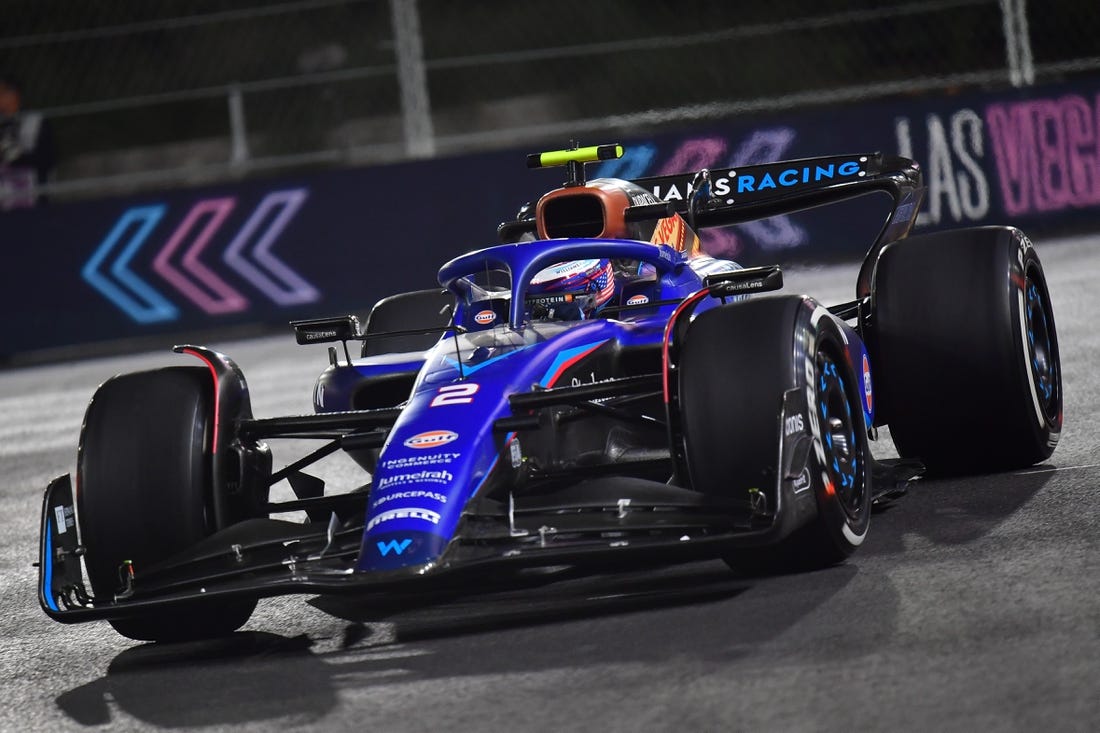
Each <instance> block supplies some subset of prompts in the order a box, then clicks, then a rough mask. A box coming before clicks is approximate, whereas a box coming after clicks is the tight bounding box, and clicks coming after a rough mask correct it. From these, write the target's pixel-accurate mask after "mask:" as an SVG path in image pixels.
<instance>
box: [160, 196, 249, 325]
mask: <svg viewBox="0 0 1100 733" xmlns="http://www.w3.org/2000/svg"><path fill="white" fill-rule="evenodd" d="M236 204H237V200H236V198H234V197H228V198H221V199H205V200H203V201H199V202H198V203H197V204H195V205H194V206H192V207H191V210H190V211H188V212H187V216H185V217H183V221H182V222H180V225H179V226H178V227H177V228H176V231H175V232H173V233H172V236H171V237H169V238H168V243H167V244H165V245H164V248H163V249H161V251H160V252H158V253H157V256H156V259H154V260H153V270H154V271H155V272H156V273H157V274H158V275H160V276H161V277H162V278H164V279H165V280H166V281H168V283H169V284H171V285H172V287H174V288H175V289H176V290H178V291H179V292H180V293H182V294H183V295H184V297H186V298H187V299H188V300H190V301H191V302H192V303H194V304H195V305H197V306H198V307H199V308H201V309H202V310H203V311H205V312H206V313H209V314H220V313H235V312H237V311H242V310H244V309H245V308H247V307H248V300H247V299H246V298H245V297H244V296H243V295H241V294H240V293H238V292H237V291H236V290H234V289H233V288H232V287H230V286H229V284H228V283H226V282H225V281H224V280H222V279H221V278H220V277H218V276H217V275H215V274H214V273H213V272H212V271H211V270H210V269H209V268H208V267H207V266H206V265H204V264H203V263H202V262H200V261H199V255H201V254H202V251H203V249H205V247H206V245H207V244H209V242H210V239H211V237H213V236H214V233H215V232H217V231H218V229H219V228H220V227H221V225H222V222H224V221H225V218H226V217H227V216H229V212H231V211H232V210H233V207H234V206H236ZM204 216H209V218H208V219H207V221H206V223H205V224H204V225H203V226H202V229H201V230H200V231H199V233H198V235H196V236H195V241H194V242H192V243H191V246H190V247H188V248H187V251H186V252H184V253H183V257H182V258H180V266H181V269H176V268H175V267H173V265H172V263H171V259H172V255H173V254H175V252H176V250H177V249H179V247H180V244H181V243H182V242H183V241H184V239H185V238H186V237H187V236H188V235H189V234H190V233H191V230H192V229H194V228H195V227H196V225H197V224H198V222H199V221H200V220H201V219H202V218H203V217H204ZM189 276H190V277H189Z"/></svg>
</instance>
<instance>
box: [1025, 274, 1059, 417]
mask: <svg viewBox="0 0 1100 733" xmlns="http://www.w3.org/2000/svg"><path fill="white" fill-rule="evenodd" d="M1041 286H1042V283H1041V281H1040V280H1039V279H1038V278H1037V277H1035V274H1034V272H1029V273H1028V276H1027V291H1026V293H1025V296H1026V297H1025V302H1026V316H1027V341H1028V344H1027V351H1028V359H1029V361H1030V362H1031V373H1032V376H1033V377H1034V378H1035V391H1036V393H1037V394H1038V396H1039V402H1040V404H1041V405H1042V408H1043V414H1044V415H1046V417H1047V419H1048V420H1051V421H1054V420H1055V419H1056V418H1057V417H1058V410H1059V404H1060V402H1061V395H1059V394H1058V390H1059V385H1058V378H1057V369H1058V365H1057V359H1058V355H1057V352H1056V350H1055V346H1054V340H1053V338H1052V337H1051V321H1050V317H1049V313H1048V309H1047V300H1046V297H1045V295H1046V292H1045V289H1044V288H1042V287H1041Z"/></svg>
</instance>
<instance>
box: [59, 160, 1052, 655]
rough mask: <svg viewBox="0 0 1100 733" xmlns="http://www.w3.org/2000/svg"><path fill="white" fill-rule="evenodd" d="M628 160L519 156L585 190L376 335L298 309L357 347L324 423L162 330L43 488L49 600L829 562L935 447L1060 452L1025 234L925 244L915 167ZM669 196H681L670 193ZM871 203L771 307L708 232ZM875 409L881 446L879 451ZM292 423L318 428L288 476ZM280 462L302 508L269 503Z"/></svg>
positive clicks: (960, 451)
mask: <svg viewBox="0 0 1100 733" xmlns="http://www.w3.org/2000/svg"><path fill="white" fill-rule="evenodd" d="M621 154H622V148H621V147H620V146H617V145H610V146H597V147H591V148H574V149H570V150H566V151H559V152H556V153H545V154H541V155H535V156H531V158H529V161H528V163H529V165H531V166H533V167H537V166H549V165H563V166H565V167H566V168H567V170H568V180H567V182H566V183H565V185H563V186H562V187H560V188H558V189H556V190H553V191H551V192H549V193H547V194H545V195H544V196H542V197H541V198H540V199H539V200H538V201H537V202H536V203H535V204H534V205H533V206H530V207H525V209H524V210H522V214H523V215H522V216H520V217H519V218H518V219H517V220H515V221H509V222H505V223H504V224H502V225H501V227H500V231H499V234H500V237H501V240H502V241H503V244H500V245H497V246H492V247H488V248H486V249H482V250H478V251H475V252H471V253H469V254H465V255H463V256H461V257H457V258H455V259H453V260H451V261H450V262H447V263H446V264H444V265H443V267H442V268H441V269H440V270H439V285H440V287H438V288H436V289H433V290H425V291H418V292H411V293H403V294H399V295H395V296H392V297H389V298H386V299H384V300H382V301H380V302H379V303H378V304H377V305H376V306H375V307H374V309H373V310H372V311H371V313H370V315H369V317H368V318H367V320H366V323H365V327H363V328H360V325H359V322H358V320H357V319H356V318H354V317H351V316H346V317H339V318H323V319H317V320H310V321H299V322H296V323H295V324H294V327H295V331H296V334H297V340H298V342H299V343H302V344H315V343H326V342H332V343H337V344H338V343H340V342H342V343H343V348H342V349H338V348H337V347H336V346H330V347H328V352H329V362H330V365H329V366H328V368H327V369H326V370H325V371H324V372H323V373H322V374H321V376H320V378H319V379H318V381H317V384H316V387H315V390H314V405H315V413H314V414H311V415H302V416H290V417H277V418H268V419H255V418H254V417H253V416H252V413H251V408H250V404H249V392H248V388H247V386H246V383H245V378H244V375H243V374H242V373H241V371H240V369H239V368H238V367H237V366H236V365H235V364H234V362H233V361H231V360H230V359H229V358H227V357H226V356H224V355H222V354H220V353H217V352H214V351H212V350H209V349H206V348H203V347H199V346H182V347H177V349H176V351H178V352H181V353H183V354H186V355H189V356H190V357H193V358H194V359H196V360H197V361H198V362H200V364H199V365H196V366H172V367H168V368H164V369H159V370H154V371H145V372H139V373H133V374H125V375H121V376H117V377H115V378H113V379H111V380H109V381H107V382H106V383H105V384H103V385H102V386H100V388H99V389H98V391H97V392H96V393H95V396H94V397H93V399H92V401H91V404H90V405H89V407H88V410H87V414H86V417H85V422H84V427H83V431H82V434H81V439H80V447H79V452H78V466H77V471H76V482H75V491H74V488H73V484H72V482H71V481H70V478H69V476H62V477H59V478H57V479H55V480H54V481H53V482H52V483H51V484H50V486H49V487H48V488H47V489H46V494H45V499H44V505H43V514H42V534H41V546H40V558H39V567H40V582H39V600H40V603H41V605H42V608H43V609H44V610H45V612H46V613H47V614H48V615H49V616H50V617H51V618H54V619H56V620H58V621H61V622H79V621H87V620H92V619H108V620H109V621H110V622H111V624H112V625H113V626H114V627H115V629H116V630H118V632H119V633H121V634H123V635H125V636H127V637H130V638H134V639H144V640H177V639H192V638H203V637H210V636H215V635H220V634H224V633H229V632H231V631H233V630H235V629H237V628H239V627H240V626H241V625H242V624H244V623H245V621H246V620H247V619H248V618H249V615H250V614H251V613H252V611H253V609H254V608H255V605H256V602H257V599H258V598H261V597H267V596H274V595H280V594H287V593H314V594H336V593H352V594H356V598H357V599H362V602H363V603H365V604H369V603H370V599H371V598H372V597H376V595H375V594H383V595H384V594H390V593H393V594H412V595H414V596H416V595H417V594H420V593H424V594H427V595H428V596H429V597H430V596H431V594H433V593H437V592H438V591H439V590H440V589H442V588H448V589H454V588H461V589H464V590H466V591H470V592H472V591H476V590H477V589H478V588H481V587H484V584H486V583H489V582H492V583H498V584H499V583H502V582H509V580H510V579H511V580H515V581H517V582H518V581H520V580H522V579H523V578H525V577H530V576H531V575H533V574H541V575H543V576H545V575H547V568H563V567H564V568H569V569H571V572H597V571H599V572H602V571H607V570H610V569H617V568H624V567H638V566H642V567H645V566H647V565H649V566H657V565H666V564H669V563H675V562H684V561H691V560H698V559H707V558H723V559H725V560H726V561H727V562H728V563H729V564H730V565H731V566H733V567H734V568H735V569H737V570H739V571H741V572H745V573H770V572H786V571H792V570H800V569H811V568H815V567H823V566H828V565H831V564H835V563H838V562H841V561H843V560H844V559H845V558H846V557H848V556H849V555H850V554H851V553H852V552H854V551H855V550H856V549H857V548H858V547H859V546H860V544H861V543H862V542H863V541H864V538H865V537H866V536H867V531H868V524H869V521H870V519H871V517H870V515H871V507H872V503H873V502H874V501H875V500H876V499H882V498H885V497H888V496H892V495H894V494H896V493H897V492H898V491H899V490H900V489H901V488H903V487H904V485H905V483H906V480H907V479H908V478H910V477H912V476H913V475H914V474H915V473H917V472H918V471H919V470H921V469H922V468H924V467H926V468H927V469H928V470H929V471H931V472H938V473H941V474H944V473H951V472H973V471H996V470H1005V469H1010V468H1014V467H1019V466H1025V465H1029V464H1032V463H1035V462H1038V461H1042V460H1044V459H1046V458H1047V457H1049V456H1050V454H1051V452H1052V451H1053V449H1054V446H1055V444H1056V442H1057V440H1058V437H1059V433H1060V430H1061V423H1062V389H1061V376H1060V369H1059V360H1058V343H1057V337H1056V334H1055V327H1054V318H1053V314H1052V311H1051V301H1050V297H1049V294H1048V293H1047V286H1046V281H1045V278H1044V275H1043V269H1042V266H1041V265H1040V262H1039V258H1038V257H1037V255H1036V253H1035V251H1034V249H1033V248H1032V246H1031V243H1030V242H1029V241H1028V239H1027V237H1025V236H1024V235H1023V234H1022V233H1021V232H1020V231H1019V230H1017V229H1014V228H1011V227H985V228H978V229H966V230H959V231H952V232H944V233H936V234H931V235H925V236H921V237H907V234H908V233H909V230H910V227H911V225H912V223H913V220H914V218H915V215H916V212H917V208H918V204H919V202H920V197H921V193H922V190H923V189H922V187H921V176H920V172H919V169H918V167H917V166H916V165H915V164H914V163H913V162H912V161H909V160H906V159H902V158H895V157H887V156H883V155H877V154H876V155H846V156H835V157H824V158H813V159H806V160H797V161H786V162H779V163H772V164H767V165H757V166H747V167H744V168H741V169H738V170H735V171H722V172H721V174H713V175H712V174H711V173H710V172H709V171H706V170H703V171H698V172H692V173H689V174H684V175H679V176H663V177H659V178H649V179H642V180H637V181H626V180H619V179H606V178H605V179H596V180H592V181H586V180H585V171H584V166H585V164H586V163H588V162H592V161H595V160H602V159H607V158H609V157H615V156H618V155H621ZM671 187H675V188H676V189H677V191H680V192H685V193H686V195H684V196H682V197H680V198H678V199H675V198H674V199H673V200H670V201H662V200H661V199H659V198H658V197H657V196H655V195H654V191H661V190H666V191H667V190H670V188H671ZM870 192H880V193H881V194H884V195H885V196H887V197H889V199H890V200H891V201H892V203H893V206H892V207H891V211H890V214H889V216H888V217H887V218H886V220H885V221H884V223H883V225H882V228H881V230H880V233H879V235H878V237H877V239H876V241H874V242H873V244H872V245H871V246H870V249H869V251H868V253H867V256H866V258H865V260H864V262H863V265H862V268H861V271H860V273H859V275H858V278H857V281H856V284H855V299H854V300H852V301H850V302H845V303H840V304H833V305H829V306H826V305H824V304H821V303H819V302H817V301H816V300H814V299H813V298H812V297H809V296H805V295H757V294H760V293H764V292H767V291H774V290H777V289H779V288H780V287H781V285H782V273H781V270H780V269H779V267H778V266H770V267H757V268H751V269H741V268H739V267H738V266H736V265H734V264H733V263H730V262H726V261H722V260H717V259H714V258H712V257H708V256H706V255H704V254H703V253H702V252H701V249H700V246H699V238H698V235H697V232H698V231H699V230H700V229H701V228H704V227H712V226H723V225H728V224H734V223H738V222H743V221H748V220H752V219H757V218H761V217H767V216H772V215H776V214H780V213H784V212H790V211H795V210H799V209H804V208H808V207H812V206H818V205H821V204H827V203H831V202H834V201H839V200H842V199H847V198H851V197H855V196H861V195H864V194H867V193H870ZM349 342H362V346H361V349H362V351H361V356H360V357H359V358H352V357H351V355H350V354H351V352H350V350H349V348H348V343H349ZM964 415H965V418H966V423H967V425H968V433H969V437H968V439H967V441H966V443H965V446H964V445H963V444H962V443H961V442H960V441H959V439H958V436H957V427H956V426H957V425H958V424H959V422H960V419H961V418H962V417H963V416H964ZM887 424H888V425H889V427H890V429H891V434H892V437H893V439H894V441H895V445H896V447H897V450H898V452H899V453H900V455H901V457H902V458H901V459H900V460H897V461H894V462H892V463H887V462H879V461H876V460H875V458H874V457H873V456H872V454H871V450H870V445H871V443H872V442H873V439H874V438H875V437H876V435H877V426H881V425H887ZM282 439H296V440H302V439H309V440H316V441H317V443H318V445H319V447H317V448H316V450H315V451H313V452H311V453H309V454H308V455H306V456H305V457H303V458H301V459H299V460H294V461H292V462H290V463H289V464H288V465H285V466H283V467H282V468H280V469H278V470H273V461H272V454H271V450H270V448H269V443H272V442H275V441H278V440H282ZM339 451H343V452H344V453H346V454H348V455H349V456H351V457H352V458H353V459H354V460H355V461H356V462H357V463H358V464H359V465H360V466H362V468H363V474H362V478H361V480H360V481H358V482H356V485H353V486H343V487H327V486H326V485H325V481H323V480H322V479H320V478H319V477H317V476H314V475H310V474H309V473H306V469H307V468H308V467H309V466H310V465H311V464H312V463H314V462H315V461H318V460H320V459H321V458H323V457H325V456H327V455H330V454H333V453H337V452H339ZM315 473H316V471H315ZM281 482H287V483H288V484H289V486H290V487H291V488H292V489H293V493H294V497H295V498H293V499H289V500H282V501H273V500H272V498H271V489H272V487H274V486H276V485H277V484H280V483H281ZM334 489H335V490H334ZM283 493H284V495H285V496H289V492H283ZM291 512H294V513H296V514H294V515H293V516H296V517H301V516H303V514H304V516H305V517H306V520H305V521H289V520H288V519H287V518H286V517H287V516H288V514H289V513H291ZM280 517H283V518H280ZM448 592H453V591H448Z"/></svg>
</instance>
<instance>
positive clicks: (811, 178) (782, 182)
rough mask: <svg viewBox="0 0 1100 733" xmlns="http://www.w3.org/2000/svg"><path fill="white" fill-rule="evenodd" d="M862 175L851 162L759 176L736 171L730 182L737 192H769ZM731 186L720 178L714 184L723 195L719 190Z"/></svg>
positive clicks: (854, 163) (770, 172)
mask: <svg viewBox="0 0 1100 733" xmlns="http://www.w3.org/2000/svg"><path fill="white" fill-rule="evenodd" d="M858 173H860V167H859V163H858V162H857V161H854V160H849V161H846V162H844V163H841V164H839V165H837V164H836V163H825V164H823V165H807V166H803V167H801V168H785V169H783V170H781V171H775V172H774V175H773V172H772V171H765V172H764V173H762V174H760V175H759V176H755V175H751V174H747V173H746V174H742V175H737V173H736V171H730V172H729V177H730V181H736V192H737V193H746V192H748V191H754V192H755V191H767V190H769V189H779V188H791V187H792V186H799V185H802V184H806V183H821V182H822V181H831V180H834V179H837V178H850V177H852V176H854V175H857V174H858ZM728 185H729V184H728V183H726V182H724V181H723V179H721V178H719V179H718V180H716V181H715V182H714V187H715V193H716V194H717V195H719V196H721V195H722V194H721V193H720V192H719V189H721V188H725V190H728V188H726V187H727V186H728Z"/></svg>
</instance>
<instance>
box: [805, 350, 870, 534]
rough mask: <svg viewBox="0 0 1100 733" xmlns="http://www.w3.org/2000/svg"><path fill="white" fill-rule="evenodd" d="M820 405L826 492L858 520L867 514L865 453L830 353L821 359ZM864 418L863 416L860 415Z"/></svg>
mask: <svg viewBox="0 0 1100 733" xmlns="http://www.w3.org/2000/svg"><path fill="white" fill-rule="evenodd" d="M817 404H818V411H819V412H820V416H821V442H822V447H823V448H824V451H825V466H824V467H823V468H824V473H825V477H826V478H827V483H826V487H825V491H826V493H829V494H833V495H835V496H836V498H837V500H838V502H839V503H840V506H841V507H843V509H844V512H845V513H846V514H847V515H848V516H849V517H850V518H851V519H853V520H854V519H857V518H858V517H859V515H860V513H861V512H862V511H863V499H864V491H865V490H866V489H865V487H864V481H863V470H864V465H863V460H862V456H863V451H862V449H861V444H860V443H859V442H858V440H857V438H856V428H855V420H854V419H853V417H852V405H851V401H850V400H849V399H848V392H847V389H846V387H845V384H844V378H843V377H841V376H840V370H839V369H837V365H836V362H835V361H834V360H833V359H832V357H830V356H829V355H828V354H826V353H819V354H818V356H817ZM860 417H861V419H862V415H861V416H860Z"/></svg>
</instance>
